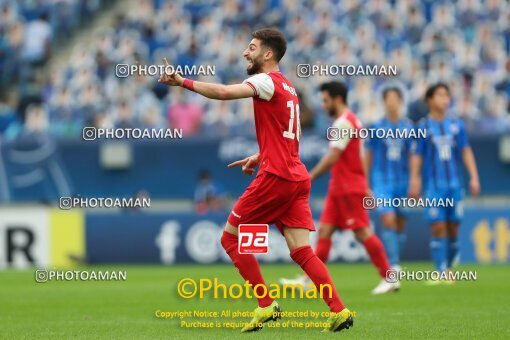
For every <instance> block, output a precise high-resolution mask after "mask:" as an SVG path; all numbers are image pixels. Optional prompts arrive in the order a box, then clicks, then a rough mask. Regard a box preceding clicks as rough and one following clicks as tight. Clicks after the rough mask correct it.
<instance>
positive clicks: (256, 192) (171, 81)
mask: <svg viewBox="0 0 510 340" xmlns="http://www.w3.org/2000/svg"><path fill="white" fill-rule="evenodd" d="M252 37H253V39H252V40H251V42H250V43H249V45H248V47H247V48H246V50H245V51H244V53H243V57H244V58H245V59H246V60H247V61H248V68H247V72H248V75H250V76H251V77H249V78H248V79H246V80H245V81H244V82H243V83H242V84H235V85H222V84H212V83H205V82H198V81H192V80H190V79H185V78H183V77H181V76H180V75H179V74H175V73H174V74H170V75H169V74H163V75H162V76H161V78H160V80H159V81H160V82H161V83H164V84H167V85H171V86H182V87H184V88H186V89H188V90H191V91H194V92H196V93H199V94H201V95H203V96H205V97H207V98H211V99H219V100H229V99H240V98H248V97H252V98H253V105H254V112H255V127H256V132H257V140H258V144H259V153H257V154H255V155H252V156H250V157H247V158H245V159H243V160H239V161H236V162H234V163H231V164H229V167H233V166H242V171H243V172H245V173H246V174H248V175H252V174H253V173H254V171H255V168H256V167H257V166H258V167H259V169H258V171H257V176H256V177H255V179H254V180H253V181H252V182H251V184H250V185H249V186H248V188H247V189H246V191H245V192H244V194H243V195H242V196H241V197H240V198H239V200H238V201H237V203H236V204H235V205H234V207H233V209H232V211H231V213H230V216H229V217H228V221H227V223H226V225H225V230H224V232H223V235H222V237H221V244H222V246H223V248H224V249H225V251H226V252H227V254H228V255H229V256H230V258H231V259H232V262H233V263H234V265H235V266H236V267H237V269H238V270H239V273H240V274H241V276H242V277H243V278H244V279H245V280H246V281H249V283H251V284H252V285H253V287H255V289H256V290H258V291H255V295H256V296H261V295H264V294H263V293H264V287H263V286H264V285H265V283H264V279H263V277H262V274H261V272H260V268H259V264H258V262H257V259H256V258H255V256H254V255H253V254H240V253H239V252H238V230H237V228H238V226H239V224H245V223H261V224H276V226H277V227H278V229H279V230H280V232H281V233H282V234H283V236H284V237H285V240H286V242H287V245H288V247H289V250H290V256H291V258H292V259H293V260H294V261H295V262H296V263H297V264H298V265H299V266H301V268H302V269H303V270H304V272H305V273H306V274H307V275H308V276H309V277H310V279H311V281H313V283H314V284H315V286H316V287H317V288H319V287H320V285H321V284H322V285H325V284H326V285H328V286H323V287H330V289H324V291H325V292H326V294H324V295H325V296H323V298H324V300H325V301H326V303H327V304H328V306H329V309H330V311H331V312H332V313H331V316H330V318H329V319H328V327H326V329H325V330H327V331H332V332H335V331H340V330H342V329H344V328H349V327H350V326H352V324H353V316H352V313H351V312H350V311H349V310H348V309H347V308H345V306H344V305H343V303H342V301H341V300H340V297H339V296H338V293H337V291H336V288H335V286H334V284H333V281H332V280H331V276H330V275H329V272H328V269H327V268H326V266H325V264H324V263H323V261H321V260H320V259H319V258H318V257H317V256H316V255H315V253H314V252H313V250H312V248H311V246H310V242H309V233H310V231H313V230H315V228H314V225H313V221H312V214H311V210H310V206H309V204H308V198H309V196H310V185H311V182H310V176H309V174H308V172H307V170H306V168H305V166H304V165H303V163H302V162H301V160H300V159H299V138H300V134H301V131H300V126H299V102H298V97H297V95H296V90H295V89H294V87H293V85H292V83H291V82H290V81H289V80H288V79H287V78H285V77H284V76H283V74H282V73H281V72H280V71H279V66H278V64H279V61H280V60H281V59H282V57H283V55H284V54H285V51H286V48H287V42H286V40H285V38H284V36H283V34H282V33H281V32H279V31H277V30H275V29H268V28H266V29H261V30H258V31H256V32H254V33H253V34H252ZM164 62H165V64H166V65H168V62H167V61H166V59H164ZM265 288H266V289H265V291H266V292H267V291H268V289H267V287H265ZM258 304H259V307H258V308H256V309H255V313H254V317H253V319H252V320H251V321H250V322H249V323H248V324H247V325H246V326H245V327H244V328H243V329H242V332H250V331H256V330H258V329H260V328H261V326H260V325H262V324H263V323H264V322H267V321H271V320H275V319H276V318H275V316H278V312H279V311H281V308H280V306H279V305H278V303H277V302H276V301H274V300H273V299H272V298H271V297H269V296H267V295H266V296H263V297H261V298H258ZM273 312H276V313H275V314H273Z"/></svg>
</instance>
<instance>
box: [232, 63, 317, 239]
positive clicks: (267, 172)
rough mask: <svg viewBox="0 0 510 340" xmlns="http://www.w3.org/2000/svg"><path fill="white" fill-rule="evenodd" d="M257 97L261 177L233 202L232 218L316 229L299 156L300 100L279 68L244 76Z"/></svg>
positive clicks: (235, 221)
mask: <svg viewBox="0 0 510 340" xmlns="http://www.w3.org/2000/svg"><path fill="white" fill-rule="evenodd" d="M244 83H245V84H247V85H249V86H250V87H251V88H252V89H253V91H254V93H255V96H254V97H253V106H254V114H255V129H256V132H257V141H258V144H259V151H260V163H259V169H258V172H257V176H256V178H255V179H254V180H253V181H252V182H251V184H250V185H249V186H248V188H247V189H246V191H245V192H244V193H243V195H242V196H241V197H240V198H239V200H238V201H237V203H236V204H235V205H234V208H233V209H232V212H231V213H230V215H229V217H228V222H229V223H230V224H231V225H233V226H235V227H237V226H238V225H239V224H244V223H264V224H266V223H267V224H275V225H276V226H277V227H278V229H279V230H280V231H282V227H283V226H288V227H298V228H306V229H309V230H315V227H314V225H313V220H312V213H311V210H310V206H309V204H308V200H309V196H310V185H311V183H310V176H309V174H308V171H307V170H306V167H305V166H304V164H303V163H302V162H301V160H300V159H299V138H300V135H301V129H300V124H299V101H298V97H297V94H296V90H295V89H294V86H293V85H292V83H291V82H290V81H289V80H288V79H287V78H285V77H284V76H283V75H282V74H281V73H280V72H269V73H259V74H256V75H254V76H252V77H250V78H248V79H246V80H245V81H244Z"/></svg>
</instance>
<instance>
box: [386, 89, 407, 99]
mask: <svg viewBox="0 0 510 340" xmlns="http://www.w3.org/2000/svg"><path fill="white" fill-rule="evenodd" d="M390 92H395V93H396V94H397V96H398V97H399V98H400V99H401V100H402V99H403V98H404V95H403V94H402V90H401V89H399V88H398V87H396V86H390V87H387V88H385V89H384V90H383V92H382V98H383V100H385V99H386V96H388V93H390Z"/></svg>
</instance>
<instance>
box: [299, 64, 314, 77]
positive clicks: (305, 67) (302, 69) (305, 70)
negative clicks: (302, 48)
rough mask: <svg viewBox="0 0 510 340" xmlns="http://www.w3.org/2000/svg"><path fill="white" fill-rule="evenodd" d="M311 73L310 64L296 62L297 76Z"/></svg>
mask: <svg viewBox="0 0 510 340" xmlns="http://www.w3.org/2000/svg"><path fill="white" fill-rule="evenodd" d="M311 73H312V68H311V66H310V64H298V66H297V76H298V77H299V78H308V77H310V75H311Z"/></svg>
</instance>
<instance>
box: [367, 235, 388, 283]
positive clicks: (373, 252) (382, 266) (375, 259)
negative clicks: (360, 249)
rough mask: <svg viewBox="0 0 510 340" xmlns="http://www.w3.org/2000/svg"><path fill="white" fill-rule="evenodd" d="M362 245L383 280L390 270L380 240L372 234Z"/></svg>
mask: <svg viewBox="0 0 510 340" xmlns="http://www.w3.org/2000/svg"><path fill="white" fill-rule="evenodd" d="M363 245H364V246H365V249H366V250H367V252H368V255H369V256H370V260H371V261H372V263H373V264H374V266H376V267H377V269H378V270H379V275H381V277H382V278H385V277H386V272H387V271H388V270H390V264H389V262H388V257H387V256H386V251H385V250H384V246H383V244H382V242H381V240H379V237H377V235H376V234H372V236H370V237H369V238H367V239H366V240H365V242H363Z"/></svg>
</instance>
